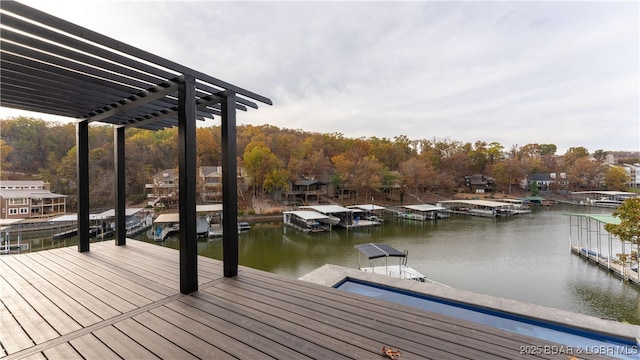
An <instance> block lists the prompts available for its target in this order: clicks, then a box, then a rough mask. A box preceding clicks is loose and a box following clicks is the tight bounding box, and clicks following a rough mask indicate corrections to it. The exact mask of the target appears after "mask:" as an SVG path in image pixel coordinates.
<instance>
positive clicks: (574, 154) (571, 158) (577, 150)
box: [562, 146, 589, 168]
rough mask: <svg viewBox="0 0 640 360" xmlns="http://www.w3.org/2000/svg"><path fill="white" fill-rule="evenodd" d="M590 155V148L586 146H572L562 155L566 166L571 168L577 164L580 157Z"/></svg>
mask: <svg viewBox="0 0 640 360" xmlns="http://www.w3.org/2000/svg"><path fill="white" fill-rule="evenodd" d="M588 156H589V150H587V149H586V148H585V147H582V146H578V147H571V148H569V150H567V151H566V152H565V153H564V155H563V156H562V161H563V164H564V166H565V168H570V167H572V166H573V164H575V162H576V161H578V159H582V158H586V157H588Z"/></svg>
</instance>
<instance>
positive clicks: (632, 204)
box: [604, 197, 640, 279]
mask: <svg viewBox="0 0 640 360" xmlns="http://www.w3.org/2000/svg"><path fill="white" fill-rule="evenodd" d="M613 216H615V217H617V218H618V219H619V220H620V223H619V224H613V223H611V224H605V226H604V228H605V230H607V231H608V232H609V233H611V234H613V235H615V236H617V237H618V238H619V239H620V241H623V242H627V243H630V244H631V246H632V247H635V250H632V252H631V254H629V255H625V254H618V256H619V257H621V261H622V262H623V263H626V265H631V264H632V263H633V262H635V263H636V264H637V263H638V254H639V253H640V252H639V250H640V197H634V198H629V199H626V200H625V201H623V202H622V204H620V206H618V208H617V209H616V210H615V211H614V212H613ZM638 276H639V279H640V272H639V273H638Z"/></svg>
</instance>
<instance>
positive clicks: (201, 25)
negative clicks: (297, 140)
mask: <svg viewBox="0 0 640 360" xmlns="http://www.w3.org/2000/svg"><path fill="white" fill-rule="evenodd" d="M23 2H24V3H25V4H27V5H30V6H33V7H36V8H38V9H41V10H44V11H46V12H48V13H50V14H52V15H55V16H58V17H61V18H63V19H66V20H69V21H71V22H74V23H77V24H79V25H82V26H85V27H88V28H90V29H92V30H95V31H98V32H100V33H103V34H105V35H108V36H111V37H113V38H116V39H118V40H120V41H124V42H126V43H128V44H131V45H133V46H136V47H139V48H142V49H144V50H147V51H150V52H153V53H156V54H158V55H160V56H163V57H165V58H168V59H170V60H173V61H175V62H179V63H182V64H184V65H187V66H189V67H191V68H194V69H196V70H200V71H202V72H204V73H208V74H210V75H212V76H214V77H217V78H219V79H222V80H224V81H227V82H230V83H232V84H235V85H237V86H240V87H243V88H246V89H249V90H252V91H254V92H257V93H259V94H261V95H265V96H267V97H269V98H271V99H272V100H273V103H274V105H273V106H267V105H263V106H261V107H260V109H259V110H251V111H249V112H247V113H242V112H240V113H239V114H238V122H239V123H240V124H253V125H261V124H270V125H275V126H278V127H281V128H293V129H302V130H305V131H312V132H323V133H334V132H338V133H342V134H344V135H345V136H347V137H371V136H376V137H386V138H390V139H392V138H393V137H395V136H398V135H406V136H407V137H409V138H410V139H432V138H437V139H450V140H458V141H462V142H472V143H474V142H475V141H486V142H493V141H497V142H499V143H501V144H502V145H503V146H504V147H505V148H506V149H509V148H510V147H511V146H512V145H518V146H523V145H526V144H530V143H544V144H549V143H550V144H556V145H557V146H558V150H559V151H558V152H559V153H564V151H566V150H567V149H568V148H570V147H573V146H584V147H586V148H587V149H588V150H589V151H591V152H593V151H595V150H598V149H604V150H636V151H637V150H640V72H639V68H640V59H639V54H640V47H639V44H640V30H639V24H640V6H639V4H640V2H639V1H625V2H611V1H603V2H551V1H536V2H520V1H514V2H508V1H500V2H479V1H478V2H474V1H470V2H449V1H440V2H433V1H423V2H214V1H189V2H184V1H172V2H158V1H144V2H143V1H137V2H131V1H117V2H115V1H104V2H96V1H73V2H72V1H64V0H58V1H50V0H47V1H26V0H23ZM8 115H9V116H11V115H13V113H10V112H7V111H6V109H2V112H0V116H2V117H6V116H8ZM43 118H44V117H43ZM215 123H216V124H217V123H219V119H217V120H216V122H215ZM211 124H213V123H211Z"/></svg>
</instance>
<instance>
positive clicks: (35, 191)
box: [0, 189, 67, 199]
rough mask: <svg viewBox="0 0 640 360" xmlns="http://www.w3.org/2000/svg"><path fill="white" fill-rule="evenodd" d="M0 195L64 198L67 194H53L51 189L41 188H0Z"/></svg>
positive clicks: (15, 197) (8, 197)
mask: <svg viewBox="0 0 640 360" xmlns="http://www.w3.org/2000/svg"><path fill="white" fill-rule="evenodd" d="M0 196H1V197H3V198H5V199H22V198H37V199H58V198H66V197H67V195H62V194H55V193H52V192H51V191H47V190H42V189H32V190H29V189H24V190H23V189H18V190H12V189H9V190H7V189H2V190H0Z"/></svg>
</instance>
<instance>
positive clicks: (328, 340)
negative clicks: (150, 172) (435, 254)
mask: <svg viewBox="0 0 640 360" xmlns="http://www.w3.org/2000/svg"><path fill="white" fill-rule="evenodd" d="M178 260H179V253H178V251H176V250H172V249H168V248H164V247H161V246H157V245H154V244H147V243H143V242H139V241H135V240H131V239H128V240H127V245H126V246H121V247H118V246H115V245H114V243H113V241H107V242H102V243H93V244H91V251H90V252H89V253H79V252H77V249H76V247H69V248H60V249H55V250H47V251H40V252H34V253H28V254H21V255H6V256H2V257H0V290H1V293H0V295H1V297H0V300H1V305H2V307H1V308H0V310H1V313H0V315H1V316H0V317H1V318H0V344H1V347H2V349H1V350H2V353H0V355H2V356H4V358H5V359H18V358H20V359H22V358H29V359H82V358H85V359H97V358H103V359H117V358H125V359H152V358H154V359H155V358H168V359H189V358H203V359H226V358H229V359H230V358H239V359H266V358H273V359H310V358H313V359H384V357H383V356H382V347H383V346H387V347H393V348H394V349H399V350H400V351H401V352H402V357H401V358H399V359H398V360H408V359H424V358H430V359H453V358H456V359H458V358H467V359H489V358H491V359H497V358H505V359H517V358H527V359H531V358H535V357H539V358H549V359H552V358H558V359H567V358H568V356H567V355H564V354H558V355H551V354H546V355H545V354H544V353H542V354H537V355H535V356H532V355H530V354H525V353H523V349H524V347H525V346H528V345H542V346H544V345H552V344H550V343H547V342H544V341H541V340H537V339H534V338H530V337H526V336H521V335H517V334H513V333H508V332H504V331H501V330H498V329H493V328H489V327H485V326H482V325H478V324H474V323H469V322H465V321H462V320H457V319H453V318H450V317H446V316H442V315H438V314H433V313H429V312H423V311H419V310H415V309H413V308H409V307H403V306H399V305H395V304H390V303H387V302H384V301H379V300H376V299H372V298H367V297H363V296H359V295H356V294H350V293H346V292H342V291H339V290H335V289H332V288H327V287H323V286H320V285H316V284H312V283H308V282H304V281H301V280H294V279H287V278H284V277H281V276H278V275H274V274H270V273H267V272H263V271H259V270H254V269H249V268H245V267H241V268H240V271H239V275H238V276H237V277H235V278H224V277H223V276H222V263H221V262H220V261H217V260H213V259H209V258H205V257H199V258H198V260H199V265H198V274H199V291H197V292H195V293H193V294H190V295H183V294H181V293H180V291H179V274H178V269H179V266H178ZM541 352H544V351H541ZM581 358H585V357H584V356H581ZM592 358H596V357H592Z"/></svg>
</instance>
